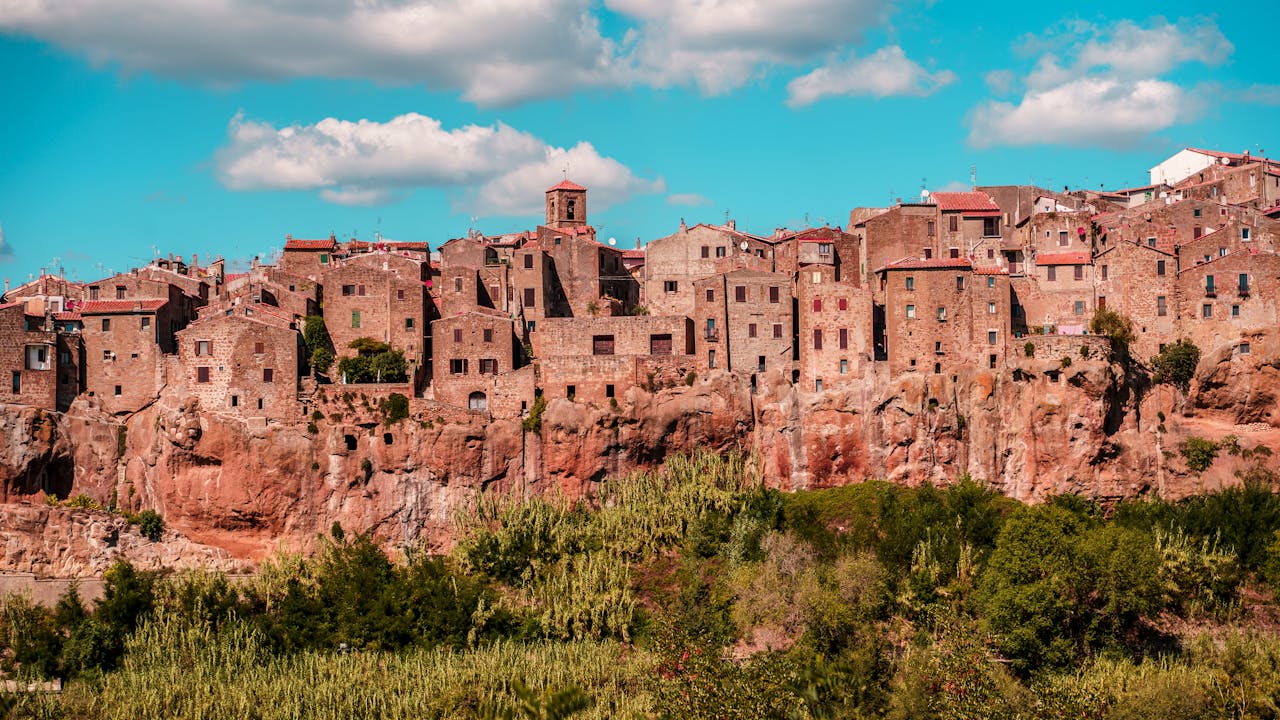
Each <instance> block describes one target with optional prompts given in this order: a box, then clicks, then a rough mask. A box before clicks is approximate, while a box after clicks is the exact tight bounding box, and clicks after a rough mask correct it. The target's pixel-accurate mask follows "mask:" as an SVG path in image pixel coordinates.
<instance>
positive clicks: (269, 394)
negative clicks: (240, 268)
mask: <svg viewBox="0 0 1280 720" xmlns="http://www.w3.org/2000/svg"><path fill="white" fill-rule="evenodd" d="M301 344H302V337H301V335H300V334H299V332H298V330H297V328H296V326H295V325H294V321H293V318H292V317H291V316H289V315H286V314H284V313H280V312H279V311H278V310H277V309H275V308H273V307H271V306H269V305H263V304H258V305H253V304H243V305H240V306H236V307H234V308H229V309H227V310H225V311H222V312H206V313H204V314H202V316H201V317H200V318H199V319H198V320H196V321H195V322H193V323H191V324H190V325H188V326H187V327H186V329H184V330H181V331H179V332H178V334H177V346H178V365H179V367H180V368H181V373H182V377H181V382H182V383H183V385H184V386H185V387H186V389H187V390H188V392H190V393H191V394H193V395H195V396H196V397H197V398H199V400H200V407H201V408H202V409H204V410H211V411H215V412H229V413H233V414H237V415H245V416H265V417H275V418H280V419H287V418H291V417H293V416H295V415H296V414H297V413H298V412H300V410H301V405H300V404H299V402H298V379H299V377H300V375H301V365H300V363H301V358H302V355H303V353H302V351H301V349H300V347H301Z"/></svg>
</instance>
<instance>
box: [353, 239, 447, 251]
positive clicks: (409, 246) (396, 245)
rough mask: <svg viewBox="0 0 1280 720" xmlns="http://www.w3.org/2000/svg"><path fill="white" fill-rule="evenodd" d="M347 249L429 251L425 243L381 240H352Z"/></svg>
mask: <svg viewBox="0 0 1280 720" xmlns="http://www.w3.org/2000/svg"><path fill="white" fill-rule="evenodd" d="M347 247H348V248H351V249H352V250H364V249H367V248H378V247H383V248H386V249H388V250H430V249H431V248H430V247H429V246H428V244H427V243H426V242H422V241H419V240H404V241H400V240H383V241H382V242H366V241H364V240H352V241H351V242H349V243H347Z"/></svg>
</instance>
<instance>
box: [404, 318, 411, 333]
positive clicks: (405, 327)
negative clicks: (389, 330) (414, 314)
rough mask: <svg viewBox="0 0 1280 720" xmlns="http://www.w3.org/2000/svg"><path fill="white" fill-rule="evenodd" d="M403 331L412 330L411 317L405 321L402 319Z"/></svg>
mask: <svg viewBox="0 0 1280 720" xmlns="http://www.w3.org/2000/svg"><path fill="white" fill-rule="evenodd" d="M404 329H405V330H412V329H413V318H411V317H407V318H405V319H404Z"/></svg>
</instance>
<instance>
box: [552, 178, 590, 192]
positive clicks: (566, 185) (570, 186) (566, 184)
mask: <svg viewBox="0 0 1280 720" xmlns="http://www.w3.org/2000/svg"><path fill="white" fill-rule="evenodd" d="M553 190H584V191H585V190H586V188H584V187H582V186H581V185H579V184H578V183H576V182H573V181H571V180H561V181H560V182H558V183H556V184H555V185H552V186H551V187H549V188H547V192H551V191H553Z"/></svg>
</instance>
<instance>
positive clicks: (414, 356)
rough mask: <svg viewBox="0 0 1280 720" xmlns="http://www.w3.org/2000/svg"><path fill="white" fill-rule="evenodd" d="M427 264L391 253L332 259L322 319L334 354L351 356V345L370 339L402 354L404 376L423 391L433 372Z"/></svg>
mask: <svg viewBox="0 0 1280 720" xmlns="http://www.w3.org/2000/svg"><path fill="white" fill-rule="evenodd" d="M427 272H428V267H427V263H425V262H423V261H421V260H417V259H415V258H411V257H405V256H403V255H398V254H395V253H391V252H387V251H374V252H368V253H362V254H360V255H353V256H351V257H348V258H343V259H335V260H331V261H330V263H329V266H328V270H326V271H325V273H324V275H323V284H324V318H325V326H326V327H327V328H328V330H329V337H330V338H332V340H333V346H334V350H335V354H336V355H337V356H338V357H339V358H341V357H350V356H353V355H355V354H356V352H355V351H354V350H352V349H351V347H350V344H351V342H352V341H354V340H357V339H359V338H372V339H374V340H377V341H379V342H384V343H387V344H388V345H390V346H391V347H392V348H393V349H395V350H399V351H401V352H403V353H404V359H405V365H406V373H407V374H408V376H409V379H410V381H411V382H413V383H414V386H415V388H418V389H421V387H422V384H423V383H425V382H426V380H427V375H428V372H429V370H430V367H429V363H428V362H427V361H428V359H429V357H430V354H429V353H430V348H429V346H428V341H429V336H428V333H429V331H430V326H429V323H430V321H431V320H434V319H435V318H434V317H433V316H432V315H431V308H432V306H431V305H430V304H429V303H428V302H427V287H426V281H427Z"/></svg>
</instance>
